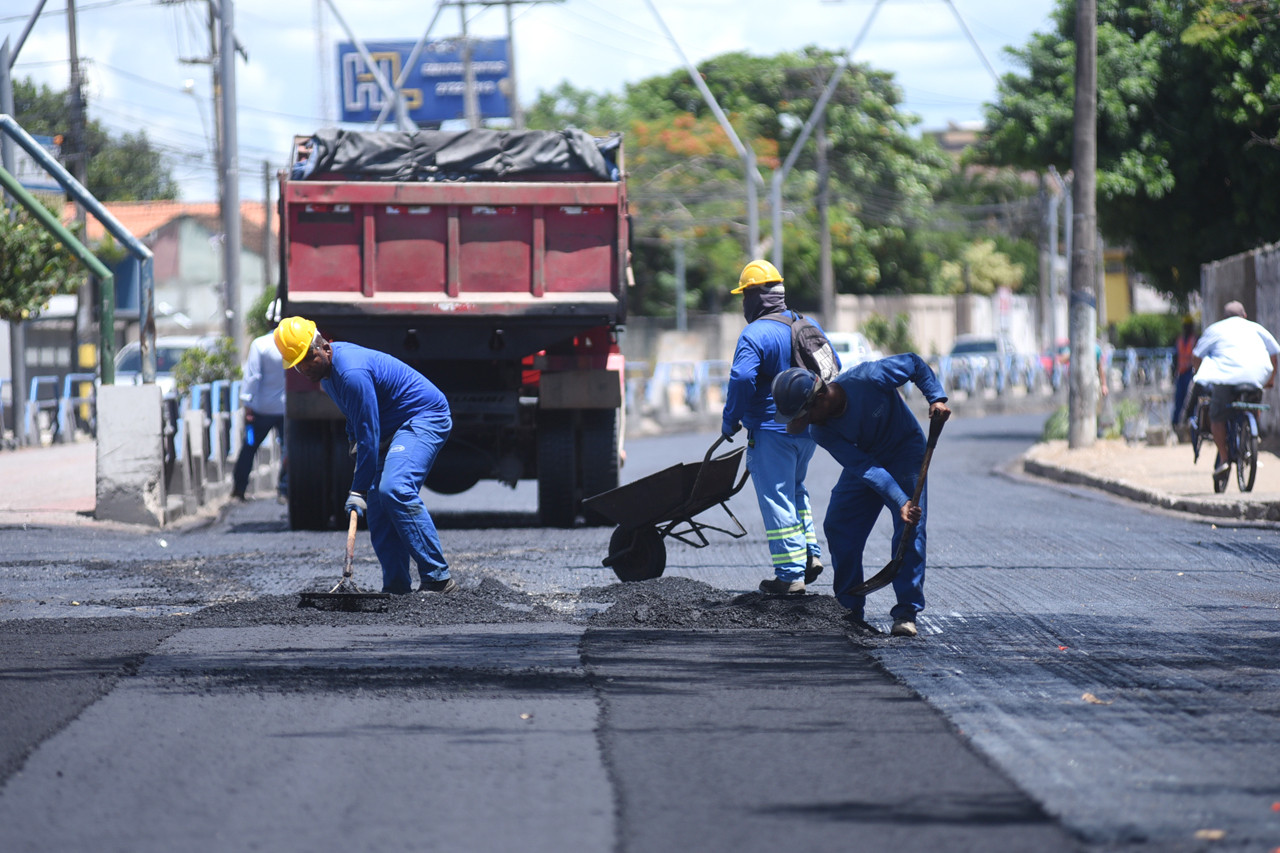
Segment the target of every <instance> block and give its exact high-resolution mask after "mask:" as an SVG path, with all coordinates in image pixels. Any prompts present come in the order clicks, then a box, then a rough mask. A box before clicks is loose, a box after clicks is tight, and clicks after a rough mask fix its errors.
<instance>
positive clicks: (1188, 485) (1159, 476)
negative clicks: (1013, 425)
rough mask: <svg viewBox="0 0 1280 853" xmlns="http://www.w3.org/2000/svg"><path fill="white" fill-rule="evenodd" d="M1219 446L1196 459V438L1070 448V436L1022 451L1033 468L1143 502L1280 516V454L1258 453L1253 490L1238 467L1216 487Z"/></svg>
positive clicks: (1237, 517) (1236, 515)
mask: <svg viewBox="0 0 1280 853" xmlns="http://www.w3.org/2000/svg"><path fill="white" fill-rule="evenodd" d="M1213 457H1214V452H1213V446H1212V443H1210V444H1209V446H1207V447H1201V449H1200V461H1199V462H1198V463H1197V462H1195V461H1194V456H1193V454H1192V451H1191V445H1190V444H1172V445H1147V444H1129V443H1127V442H1125V441H1122V440H1111V441H1102V440H1099V441H1096V442H1094V444H1093V446H1092V447H1086V448H1077V449H1076V450H1070V449H1068V447H1067V442H1065V441H1050V442H1043V443H1040V444H1036V445H1034V446H1032V447H1031V449H1030V450H1028V451H1027V452H1026V453H1025V454H1024V455H1023V457H1022V460H1021V461H1022V469H1023V471H1025V472H1026V473H1027V474H1031V475H1033V476H1036V477H1042V478H1044V479H1048V480H1053V481H1055V482H1059V483H1070V484H1076V485H1084V486H1090V487H1093V488H1096V489H1102V490H1104V491H1108V492H1111V493H1113V494H1116V495H1120V496H1121V497H1124V498H1128V499H1129V500H1132V501H1137V502H1139V503H1146V504H1151V505H1153V506H1157V507H1161V508H1163V509H1169V510H1175V511H1178V512H1187V513H1192V514H1195V515H1201V516H1205V517H1208V518H1221V519H1224V520H1232V521H1280V457H1277V456H1276V455H1275V454H1273V453H1268V452H1265V451H1263V452H1260V453H1259V454H1258V475H1257V478H1256V480H1255V482H1254V485H1253V490H1252V491H1250V492H1241V491H1240V488H1239V486H1238V485H1237V484H1236V471H1235V468H1234V467H1232V469H1231V476H1230V478H1229V479H1228V481H1227V488H1226V491H1225V492H1223V493H1222V494H1214V491H1213Z"/></svg>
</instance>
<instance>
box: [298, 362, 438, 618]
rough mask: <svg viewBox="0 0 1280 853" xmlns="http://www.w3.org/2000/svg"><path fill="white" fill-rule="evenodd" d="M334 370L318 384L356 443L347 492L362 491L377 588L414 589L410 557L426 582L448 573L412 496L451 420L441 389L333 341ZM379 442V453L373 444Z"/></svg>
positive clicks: (400, 366) (422, 507)
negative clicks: (379, 580)
mask: <svg viewBox="0 0 1280 853" xmlns="http://www.w3.org/2000/svg"><path fill="white" fill-rule="evenodd" d="M332 347H333V370H332V371H331V372H330V373H329V375H328V376H327V377H326V378H325V379H324V380H323V381H321V383H320V386H321V387H322V388H324V390H325V393H327V394H328V395H329V396H330V397H331V398H333V401H334V402H335V403H337V404H338V408H339V409H341V410H342V414H343V415H345V416H346V418H347V438H348V439H349V440H351V441H353V442H355V445H356V470H355V474H354V475H353V476H352V478H351V490H352V491H354V492H361V493H362V494H364V495H365V501H366V503H367V504H368V506H369V508H368V514H367V519H368V525H369V540H370V542H371V543H372V544H373V551H374V553H375V554H377V555H378V562H380V563H381V564H382V589H383V592H393V593H404V592H410V591H411V590H412V589H413V578H412V576H411V575H410V573H409V559H410V557H412V558H413V560H414V561H415V562H416V563H417V564H418V574H419V576H420V577H421V579H422V580H423V581H424V582H425V581H427V580H433V581H441V580H445V579H446V578H448V577H449V564H448V563H447V562H446V561H445V559H444V554H443V552H442V551H441V549H440V537H439V535H438V534H437V533H436V526H435V523H434V522H433V521H432V520H431V514H430V513H429V512H427V507H426V504H424V503H423V502H422V496H421V494H419V493H420V492H421V490H422V484H423V482H424V481H425V480H426V479H427V474H428V473H429V472H430V471H431V466H432V464H434V463H435V460H436V456H437V454H439V452H440V448H441V447H443V446H444V443H445V440H446V439H448V438H449V431H450V430H451V429H452V428H453V421H452V418H451V417H450V414H449V403H448V401H447V400H446V399H445V397H444V394H442V393H441V392H440V389H439V388H437V387H436V386H435V385H434V384H432V383H431V382H430V381H429V380H428V379H427V378H426V377H424V376H423V375H422V374H421V373H419V372H418V371H416V370H414V369H413V368H411V367H410V366H409V365H407V364H405V363H404V362H402V361H400V360H399V359H397V358H394V357H392V356H389V355H387V354H386V353H381V352H377V351H376V350H371V349H366V348H364V347H362V346H358V345H356V344H350V343H343V342H340V341H338V342H334V343H333V344H332ZM384 445H385V446H386V447H387V450H386V453H385V454H383V453H380V452H379V448H380V447H381V446H384Z"/></svg>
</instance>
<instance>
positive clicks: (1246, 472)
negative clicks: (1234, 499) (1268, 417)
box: [1236, 412, 1258, 492]
mask: <svg viewBox="0 0 1280 853" xmlns="http://www.w3.org/2000/svg"><path fill="white" fill-rule="evenodd" d="M1236 432H1237V435H1238V438H1237V445H1236V485H1238V486H1239V487H1240V491H1242V492H1249V491H1252V490H1253V480H1254V478H1255V477H1256V476H1257V475H1258V426H1257V422H1256V421H1255V420H1254V419H1253V413H1251V412H1246V413H1245V415H1244V417H1242V418H1240V425H1239V427H1238V428H1237V430H1236Z"/></svg>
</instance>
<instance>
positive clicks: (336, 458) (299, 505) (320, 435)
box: [286, 421, 355, 530]
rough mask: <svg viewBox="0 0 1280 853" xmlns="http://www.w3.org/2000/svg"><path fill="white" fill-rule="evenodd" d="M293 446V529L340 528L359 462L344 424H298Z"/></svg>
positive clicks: (292, 432) (291, 428)
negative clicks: (352, 454) (343, 507)
mask: <svg viewBox="0 0 1280 853" xmlns="http://www.w3.org/2000/svg"><path fill="white" fill-rule="evenodd" d="M286 434H287V436H288V446H289V527H290V528H291V529H293V530H330V529H333V528H336V527H339V526H342V527H345V526H346V525H345V524H342V525H339V521H340V519H341V516H342V515H343V513H342V505H343V504H344V503H345V502H346V498H347V492H348V491H349V490H350V489H351V475H352V473H354V471H355V460H353V459H352V458H351V454H350V453H349V452H348V448H347V438H346V430H345V429H344V428H343V424H342V421H294V422H292V423H290V424H289V429H288V430H287V431H286Z"/></svg>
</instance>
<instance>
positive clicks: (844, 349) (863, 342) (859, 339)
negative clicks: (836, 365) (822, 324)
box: [827, 332, 884, 368]
mask: <svg viewBox="0 0 1280 853" xmlns="http://www.w3.org/2000/svg"><path fill="white" fill-rule="evenodd" d="M827 340H829V341H831V348H832V349H834V350H835V351H836V355H838V356H840V365H841V367H842V368H847V367H852V366H853V365H855V364H861V363H862V362H864V361H874V360H875V359H877V358H884V353H882V352H881V351H880V350H878V349H876V348H875V347H874V346H873V345H872V344H871V341H870V340H868V339H867V336H866V335H864V334H862V332H827Z"/></svg>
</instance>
